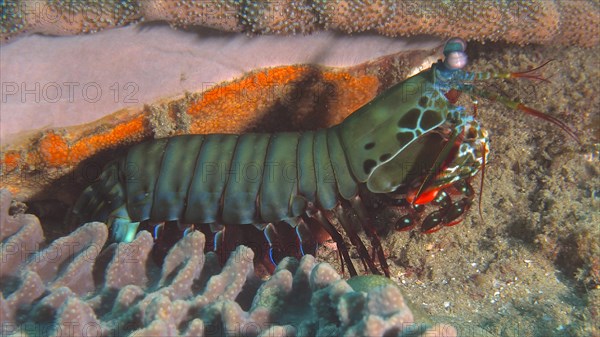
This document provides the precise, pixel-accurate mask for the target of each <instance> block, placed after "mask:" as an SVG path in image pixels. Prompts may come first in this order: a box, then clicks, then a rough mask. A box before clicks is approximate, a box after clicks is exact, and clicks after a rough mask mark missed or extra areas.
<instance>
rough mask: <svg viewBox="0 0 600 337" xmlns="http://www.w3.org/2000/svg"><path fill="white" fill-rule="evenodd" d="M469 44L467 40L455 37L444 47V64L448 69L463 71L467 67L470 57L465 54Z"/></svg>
mask: <svg viewBox="0 0 600 337" xmlns="http://www.w3.org/2000/svg"><path fill="white" fill-rule="evenodd" d="M466 48H467V43H466V42H465V40H463V39H461V38H458V37H454V38H451V39H450V40H448V42H446V46H444V56H445V57H446V58H445V59H444V64H445V65H446V67H448V69H462V68H464V67H465V66H466V65H467V61H468V57H467V54H465V50H466Z"/></svg>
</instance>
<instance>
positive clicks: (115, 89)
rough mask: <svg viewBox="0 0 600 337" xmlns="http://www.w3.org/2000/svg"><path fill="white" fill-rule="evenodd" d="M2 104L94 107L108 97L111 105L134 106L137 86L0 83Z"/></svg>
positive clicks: (85, 83) (134, 84)
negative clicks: (94, 104) (64, 103)
mask: <svg viewBox="0 0 600 337" xmlns="http://www.w3.org/2000/svg"><path fill="white" fill-rule="evenodd" d="M1 87H2V94H1V96H2V103H7V102H9V101H11V102H15V101H17V102H20V103H28V102H34V103H38V104H39V103H57V102H66V103H74V102H80V101H84V102H87V103H96V102H98V101H100V100H101V99H102V98H103V95H105V94H108V95H109V97H110V99H111V100H112V101H113V102H114V103H126V104H137V103H139V100H138V98H137V94H138V93H139V90H140V89H139V85H138V84H137V83H135V82H125V83H123V84H120V83H118V82H114V83H111V84H110V85H102V84H100V83H98V82H93V81H91V82H52V81H51V82H44V83H42V82H34V83H27V82H2V86H1Z"/></svg>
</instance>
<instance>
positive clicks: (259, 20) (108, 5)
mask: <svg viewBox="0 0 600 337" xmlns="http://www.w3.org/2000/svg"><path fill="white" fill-rule="evenodd" d="M141 21H167V22H169V23H170V24H171V25H173V26H176V27H189V26H207V27H212V28H216V29H220V30H224V31H233V32H248V33H251V34H295V33H310V32H313V31H315V30H321V29H333V30H338V31H342V32H346V33H355V32H362V31H376V32H379V33H381V34H384V35H389V36H410V35H416V34H432V35H439V36H444V37H449V36H455V35H459V36H461V37H463V38H466V39H475V40H481V41H483V40H492V41H496V40H505V41H507V42H514V43H519V44H526V43H553V42H558V43H562V44H577V45H581V46H593V45H596V44H597V43H598V41H599V39H600V37H599V32H598V26H599V24H600V13H599V11H598V6H597V4H596V3H594V2H592V1H587V0H576V1H574V0H568V1H563V0H556V1H549V0H534V1H522V2H521V1H494V2H491V1H412V0H403V1H393V0H380V1H360V2H359V1H344V0H337V1H306V0H301V1H297V0H293V1H266V2H265V1H236V0H227V1H193V0H178V1H171V0H144V1H140V0H127V1H117V0H80V1H57V0H20V1H16V2H9V1H7V2H4V1H3V2H2V22H3V24H2V26H1V29H2V30H1V38H2V40H4V41H5V40H8V39H9V38H11V37H13V36H16V35H19V34H24V33H44V34H54V35H71V34H81V33H92V32H96V31H99V30H102V29H107V28H112V27H118V26H122V25H126V24H129V23H134V22H141Z"/></svg>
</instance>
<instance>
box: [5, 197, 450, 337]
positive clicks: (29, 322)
mask: <svg viewBox="0 0 600 337" xmlns="http://www.w3.org/2000/svg"><path fill="white" fill-rule="evenodd" d="M10 202H11V195H10V193H9V192H7V191H6V190H2V191H0V207H1V209H0V212H1V216H2V218H1V219H2V220H1V221H2V223H1V224H0V225H1V228H2V232H1V238H0V239H1V240H2V244H0V252H1V257H2V259H1V261H2V262H1V267H2V268H1V270H2V282H0V287H1V290H2V294H1V296H0V308H1V309H2V310H1V313H2V314H1V315H0V325H1V326H2V327H3V333H5V334H8V335H11V334H13V333H17V334H23V335H25V334H26V335H40V334H50V335H67V336H79V335H89V334H94V335H97V336H98V335H100V336H126V335H130V336H178V335H181V336H321V335H334V336H342V335H345V336H367V335H368V336H384V335H385V336H400V335H404V334H405V333H411V336H413V335H414V336H439V337H442V336H456V334H457V332H456V330H455V329H454V328H453V327H451V326H448V325H437V326H430V325H427V324H424V323H423V324H416V323H415V318H414V317H413V314H412V311H411V309H410V308H409V307H408V306H407V304H406V302H405V301H404V299H403V296H402V294H401V292H400V289H399V288H398V287H397V286H396V285H394V284H383V285H382V286H377V287H373V288H370V289H361V290H362V291H357V290H354V289H353V288H352V287H351V286H350V285H349V284H348V283H347V282H346V281H344V280H342V279H341V277H340V275H338V274H337V273H336V272H335V270H333V268H332V267H331V266H330V265H328V264H325V263H317V262H316V261H315V259H314V257H312V256H310V255H307V256H305V257H304V258H302V260H301V261H299V262H298V261H296V260H293V259H289V258H287V259H285V260H284V261H282V263H281V264H280V265H279V266H278V268H277V270H276V271H275V273H274V275H273V276H272V277H271V278H269V279H268V280H267V281H264V282H263V281H261V280H259V279H258V278H256V277H255V276H254V265H253V257H254V253H253V252H252V250H251V249H249V248H247V247H244V246H240V247H237V249H236V250H235V251H234V252H233V253H232V254H231V256H230V258H229V260H228V261H227V263H226V264H225V266H223V267H222V268H221V267H220V265H219V263H218V261H217V257H216V256H215V255H214V254H212V253H208V254H206V255H205V254H204V236H203V235H202V234H201V233H200V232H193V233H191V234H189V235H187V236H186V237H184V238H183V239H182V240H180V241H179V242H178V243H177V244H176V245H175V246H174V247H173V248H172V249H171V250H170V252H169V254H168V255H167V257H166V259H165V261H164V263H163V266H162V268H159V267H157V266H156V265H154V264H153V263H152V261H151V259H149V254H150V251H151V249H152V245H153V239H152V236H151V235H150V233H148V232H146V231H142V232H140V233H139V234H138V235H137V237H136V238H135V240H134V241H133V242H131V243H128V244H126V243H121V244H118V245H117V244H112V245H110V246H108V247H107V248H106V249H104V250H101V248H102V247H103V246H104V243H105V241H106V239H107V229H106V226H105V225H104V224H101V223H89V224H86V225H84V226H83V227H81V228H79V229H78V230H77V231H75V232H74V233H72V234H71V235H69V236H66V237H63V238H60V239H58V240H55V241H54V242H52V243H50V245H49V246H48V247H46V248H44V249H40V248H39V247H38V245H39V244H40V243H41V242H42V240H43V236H42V233H41V227H40V224H39V221H38V220H37V218H35V217H34V216H31V215H25V214H19V215H15V216H11V215H9V214H8V209H9V206H10Z"/></svg>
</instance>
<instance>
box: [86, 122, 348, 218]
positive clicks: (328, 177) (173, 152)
mask: <svg viewBox="0 0 600 337" xmlns="http://www.w3.org/2000/svg"><path fill="white" fill-rule="evenodd" d="M357 192H358V187H357V183H356V182H355V180H354V178H353V177H352V175H351V173H350V170H349V168H348V165H347V160H346V156H345V155H344V153H343V150H342V147H341V143H340V141H339V138H338V134H337V129H336V128H331V129H324V130H319V131H314V132H313V131H310V132H305V133H295V132H284V133H275V134H256V133H249V134H243V135H222V134H218V135H184V136H176V137H172V138H165V139H158V140H153V141H149V142H145V143H141V144H138V145H136V146H134V147H132V148H131V149H129V151H128V152H127V155H126V156H124V157H122V158H120V159H118V160H116V161H114V162H112V163H111V164H109V165H108V166H107V167H106V168H105V170H104V172H103V173H102V175H101V177H100V179H99V181H97V182H95V183H94V184H92V185H91V186H90V187H88V188H87V189H86V190H85V191H84V193H83V194H82V196H81V198H80V200H79V201H78V202H77V204H76V206H75V208H74V213H75V214H77V215H78V216H79V217H80V218H81V219H80V221H91V220H96V221H105V222H106V221H107V220H108V218H109V216H111V215H112V216H119V217H123V218H129V219H131V220H132V221H145V220H151V221H157V222H160V221H171V220H179V221H180V222H181V223H187V224H191V223H214V222H217V223H222V224H250V223H268V222H276V221H280V220H285V219H289V218H293V217H297V216H299V215H301V214H302V213H303V212H305V210H306V206H307V202H311V203H313V204H315V205H316V206H317V207H319V208H321V209H332V208H333V207H334V206H335V205H336V203H337V201H338V198H339V197H340V196H341V197H343V198H345V199H349V198H351V197H353V196H355V195H356V194H357Z"/></svg>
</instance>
